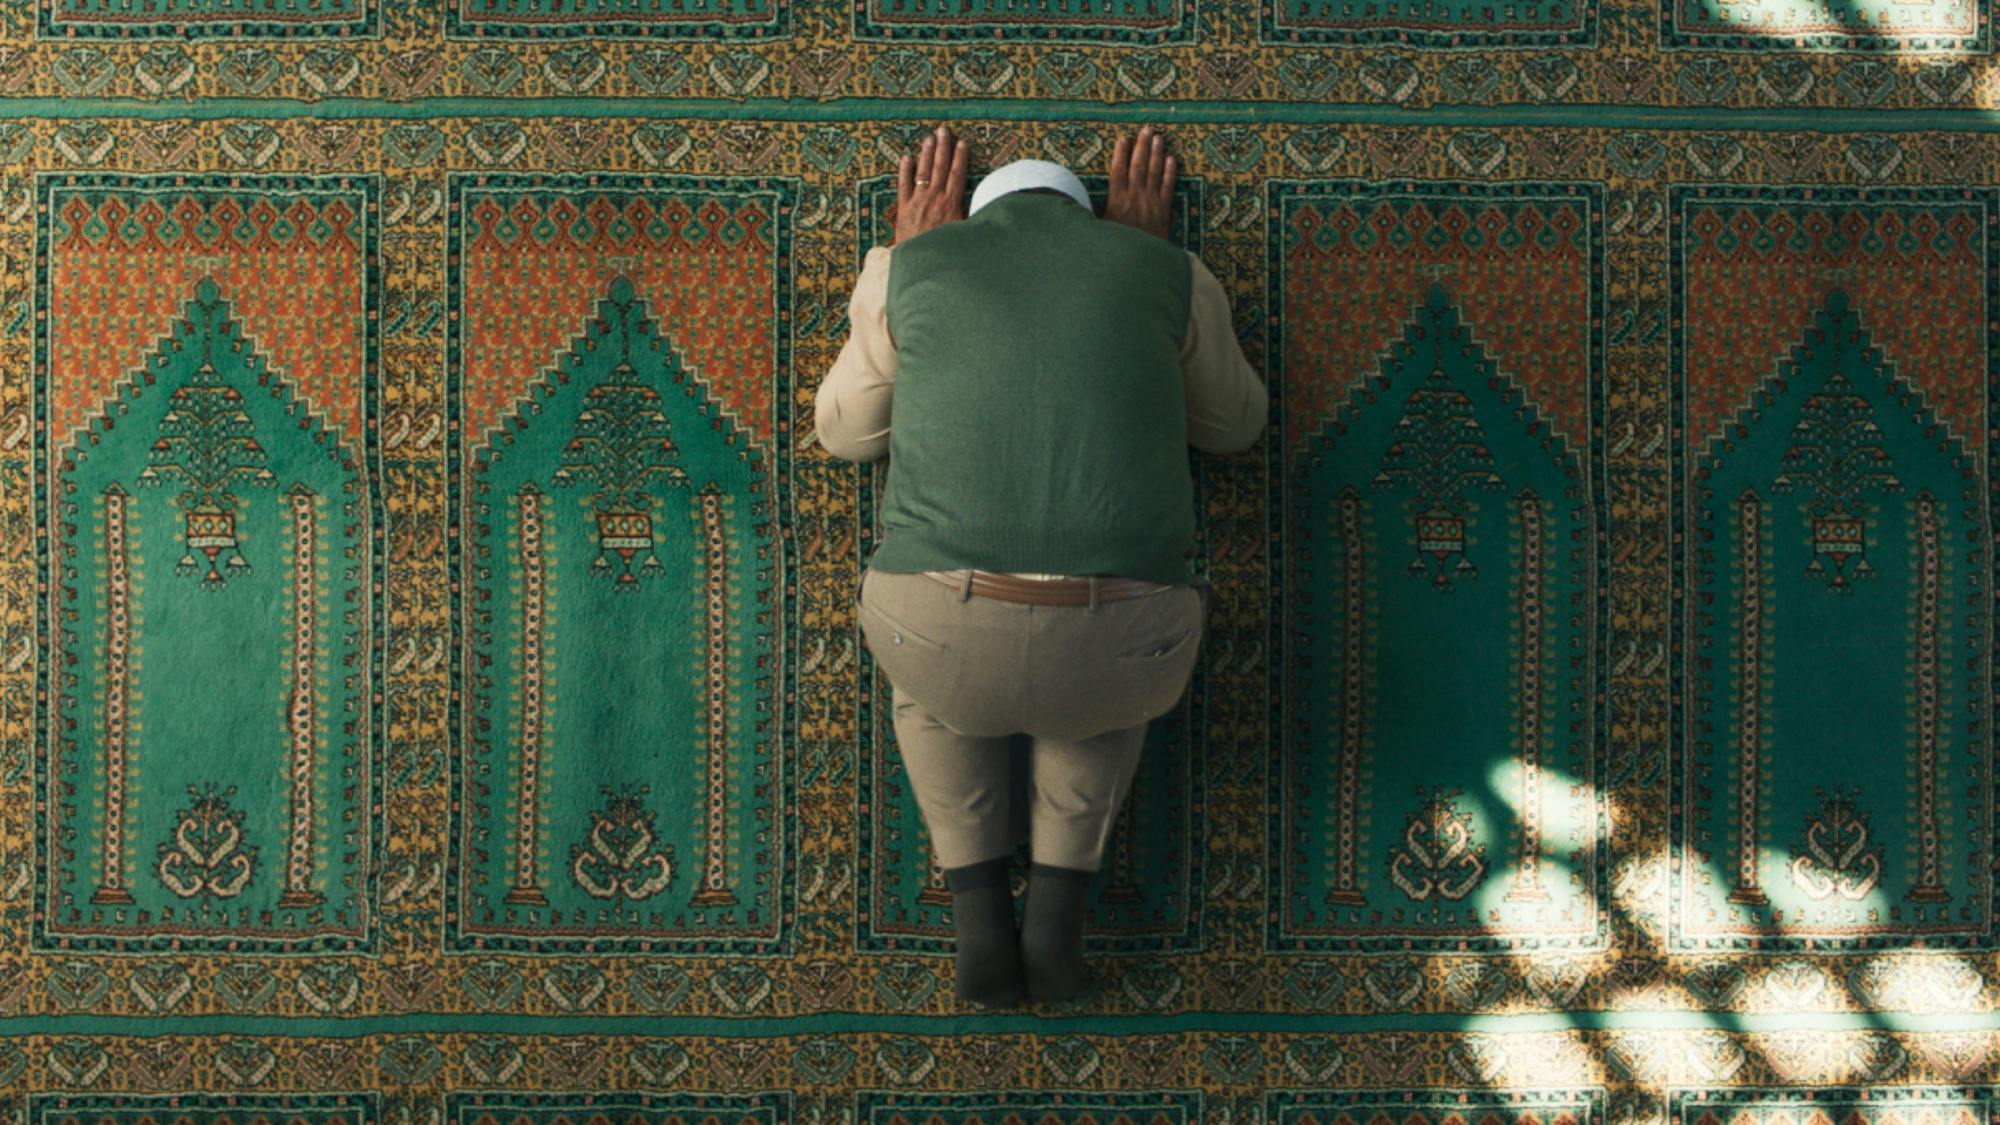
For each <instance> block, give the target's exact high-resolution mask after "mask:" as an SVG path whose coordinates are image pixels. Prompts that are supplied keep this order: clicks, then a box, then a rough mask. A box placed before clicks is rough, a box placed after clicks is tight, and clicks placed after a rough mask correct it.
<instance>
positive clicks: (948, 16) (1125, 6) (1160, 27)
mask: <svg viewBox="0 0 2000 1125" xmlns="http://www.w3.org/2000/svg"><path fill="white" fill-rule="evenodd" d="M1197 5H1198V0H1097V2H1096V3H1094V4H1069V3H1065V4H1058V5H1054V6H1051V5H1050V4H1048V3H1047V2H1046V0H914V2H913V0H853V9H854V23H853V34H854V37H855V38H856V39H862V40H870V39H873V40H884V41H892V42H897V43H923V42H940V41H942V42H954V43H958V42H964V41H966V40H975V39H980V40H995V39H998V40H1007V39H1013V38H1016V37H1032V39H1033V41H1034V42H1037V43H1061V42H1071V43H1098V44H1126V45H1130V46H1143V45H1147V44H1153V45H1158V44H1168V43H1185V42H1187V41H1188V40H1191V39H1193V38H1194V35H1195V15H1196V11H1195V9H1196V7H1197ZM1002 64H1006V59H1005V56H1002V55H998V54H995V53H993V52H991V51H989V50H987V49H984V48H976V47H975V48H972V49H970V50H967V51H966V52H965V53H964V58H963V59H962V61H961V63H960V68H961V69H960V70H959V73H961V74H963V75H964V76H965V77H964V78H963V79H961V80H962V81H965V82H967V83H969V84H970V85H972V86H974V87H978V86H980V85H982V84H985V85H987V86H988V87H989V88H988V89H979V90H977V92H979V93H988V92H991V91H992V90H994V89H997V88H999V87H1000V86H1002V85H1004V84H1005V83H1006V81H1007V78H1008V77H1009V76H1010V74H1011V64H1006V65H1007V67H1008V69H1007V70H1004V71H1003V70H1000V69H999V67H1000V66H1001V65H1002Z"/></svg>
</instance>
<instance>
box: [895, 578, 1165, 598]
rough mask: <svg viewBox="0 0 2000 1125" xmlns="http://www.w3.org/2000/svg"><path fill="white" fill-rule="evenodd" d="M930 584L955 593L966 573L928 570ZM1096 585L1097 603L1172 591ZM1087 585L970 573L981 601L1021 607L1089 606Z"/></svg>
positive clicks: (1156, 585) (1127, 583) (1143, 585)
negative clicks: (939, 584)
mask: <svg viewBox="0 0 2000 1125" xmlns="http://www.w3.org/2000/svg"><path fill="white" fill-rule="evenodd" d="M924 573H925V574H927V575H929V576H930V577H931V579H932V580H933V581H936V582H941V583H943V584H944V585H946V586H949V587H951V588H952V589H954V590H956V589H959V588H960V587H962V586H964V585H965V571H963V570H958V571H952V570H927V571H924ZM1096 582H1097V600H1098V601H1099V602H1100V603H1103V602H1117V601H1124V600H1125V599H1126V598H1136V597H1140V596H1142V595H1145V594H1157V593H1159V592H1160V591H1161V590H1168V589H1172V587H1171V586H1169V585H1167V584H1166V583H1163V582H1148V581H1146V580H1145V579H1143V578H1119V577H1100V578H1098V579H1096ZM1090 583H1091V579H1090V578H1087V577H1081V576H1079V577H1071V578H1017V577H1015V576H1014V575H1011V574H1003V573H1000V572H998V571H992V570H975V571H973V572H972V592H973V593H975V594H977V595H979V596H980V597H982V598H992V599H994V600H995V601H1002V602H1016V603H1019V604H1022V605H1089V604H1090Z"/></svg>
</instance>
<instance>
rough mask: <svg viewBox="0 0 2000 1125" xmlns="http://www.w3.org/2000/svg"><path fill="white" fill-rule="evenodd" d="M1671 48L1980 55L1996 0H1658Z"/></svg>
mask: <svg viewBox="0 0 2000 1125" xmlns="http://www.w3.org/2000/svg"><path fill="white" fill-rule="evenodd" d="M1658 3H1659V30H1660V45H1661V46H1662V47H1663V48H1665V49H1666V50H1670V51H1671V50H1677V49H1697V50H1702V51H1711V52H1712V51H1740V52H1754V53H1758V54H1773V53H1777V52H1782V51H1813V52H1827V51H1846V52H1854V53H1857V54H1875V55H1910V54H1917V55H1929V56H1933V57H1936V56H1939V55H1950V54H1960V55H1976V54H1984V53H1985V52H1986V51H1987V50H1989V44H1990V43H1991V42H1992V39H1991V35H1992V28H1991V22H1992V7H1991V4H1990V0H1843V2H1842V3H1835V4H1817V3H1801V2H1799V0H1658Z"/></svg>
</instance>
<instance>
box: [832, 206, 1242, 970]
mask: <svg viewBox="0 0 2000 1125" xmlns="http://www.w3.org/2000/svg"><path fill="white" fill-rule="evenodd" d="M1082 179H1083V183H1084V187H1085V189H1086V190H1087V191H1089V192H1090V193H1091V197H1092V201H1093V205H1094V206H1096V207H1098V208H1100V209H1101V207H1102V205H1103V201H1104V193H1105V191H1106V190H1107V188H1108V183H1107V181H1106V179H1105V177H1103V176H1084V177H1082ZM979 181H980V177H977V176H975V177H971V179H970V182H969V183H968V184H967V189H968V190H976V189H977V187H978V185H979ZM1203 190H1204V183H1203V181H1202V180H1201V178H1200V177H1191V176H1183V177H1181V178H1180V180H1179V186H1178V188H1177V191H1176V198H1175V200H1174V211H1173V220H1172V221H1173V232H1174V233H1173V238H1174V241H1175V242H1176V243H1177V244H1178V245H1181V246H1185V247H1188V248H1190V249H1193V250H1196V251H1197V252H1199V250H1200V247H1201V208H1202V198H1203ZM895 199H896V187H895V180H894V178H893V177H879V178H876V179H870V180H864V181H863V182H862V184H861V187H860V191H859V201H858V214H859V216H860V221H859V222H858V224H857V226H858V227H859V235H860V237H859V242H858V245H857V247H856V256H855V268H856V270H857V271H858V270H859V268H860V265H861V262H862V260H863V259H865V258H866V257H867V253H868V250H869V248H870V247H873V246H878V245H887V244H888V243H889V242H890V236H891V232H892V230H893V218H894V216H893V209H894V203H895ZM1204 456H1205V455H1203V454H1200V453H1197V452H1195V451H1193V450H1190V451H1189V467H1190V471H1191V472H1192V473H1193V474H1194V481H1195V491H1196V497H1197V499H1196V507H1195V513H1196V514H1195V518H1196V527H1197V530H1198V532H1200V531H1202V530H1203V529H1205V527H1206V522H1207V521H1206V518H1205V514H1204V509H1203V507H1202V504H1201V501H1200V494H1201V485H1202V458H1203V457H1204ZM886 468H887V462H886V460H878V461H875V462H873V463H871V464H867V465H862V466H860V467H859V471H858V473H857V477H858V482H857V483H858V485H859V497H860V500H859V507H858V510H857V514H856V519H857V520H858V521H859V528H858V532H859V533H858V534H857V535H856V536H855V545H856V553H857V557H856V565H857V567H858V566H859V565H860V564H861V563H862V562H863V561H865V560H866V559H867V557H868V555H869V554H870V552H871V551H872V550H873V547H874V542H875V536H876V534H877V533H878V532H879V531H880V528H879V527H878V526H877V524H876V512H877V510H878V506H877V501H876V496H877V493H878V492H879V491H880V489H881V487H882V484H883V482H884V481H886V479H887V473H886ZM1201 542H1202V547H1203V549H1204V550H1205V547H1206V539H1205V537H1204V538H1203V539H1202V541H1201ZM1196 565H1197V567H1205V566H1206V561H1205V558H1204V559H1202V560H1198V561H1197V564H1196ZM855 645H856V648H857V651H858V653H859V656H860V660H859V661H858V665H859V670H858V675H859V680H860V682H859V683H858V684H857V699H856V714H857V716H858V720H857V721H858V725H859V728H860V738H861V743H862V750H861V753H860V755H859V762H860V770H859V780H858V784H859V786H860V789H861V793H862V799H861V807H862V809H863V811H862V814H861V823H860V833H859V835H860V839H859V841H858V843H857V847H858V849H859V856H858V863H857V867H858V872H859V874H858V879H857V883H858V889H857V891H856V895H857V898H858V901H859V903H860V910H861V918H862V921H861V926H860V929H859V931H858V936H857V938H856V943H857V948H859V949H862V950H869V951H886V950H892V949H894V950H907V949H911V948H921V947H922V943H923V942H926V941H931V942H935V943H936V944H935V948H937V949H941V950H943V949H949V948H950V941H951V935H952V921H951V915H950V912H949V910H948V909H941V908H948V907H949V906H950V903H951V891H950V888H949V885H948V884H947V882H946V880H945V876H944V869H943V867H942V866H941V865H940V864H939V863H938V861H937V858H936V856H935V855H934V854H933V853H932V850H931V846H930V836H929V831H928V829H927V828H926V827H925V826H924V820H923V812H922V810H921V809H920V808H919V807H918V805H917V801H916V795H915V793H914V792H913V791H912V790H911V789H910V786H909V782H908V780H907V777H906V775H905V774H904V772H903V768H902V758H901V755H900V754H899V753H898V752H897V751H896V732H895V729H894V724H893V722H892V711H891V709H890V687H889V681H888V679H887V677H885V676H882V675H881V674H880V673H879V672H878V671H877V670H876V667H875V662H874V660H873V659H872V658H870V656H869V653H868V651H867V647H866V646H865V645H864V644H862V643H861V636H860V632H859V628H858V627H857V628H856V632H855ZM1205 690H1206V684H1205V681H1204V676H1203V673H1202V668H1201V665H1200V664H1199V663H1197V665H1196V667H1195V671H1194V675H1193V678H1192V681H1191V683H1190V684H1189V687H1188V691H1187V694H1186V695H1184V696H1183V697H1182V699H1181V702H1180V704H1179V705H1178V706H1177V707H1175V708H1174V709H1173V710H1171V711H1169V712H1167V713H1166V714H1165V715H1163V716H1161V717H1160V718H1158V719H1155V720H1154V721H1153V724H1152V726H1151V727H1150V728H1149V730H1148V731H1147V741H1146V747H1145V750H1144V751H1143V752H1142V753H1141V755H1140V759H1139V769H1138V773H1136V774H1135V775H1134V776H1133V779H1132V788H1131V792H1130V793H1128V794H1127V796H1126V801H1125V805H1124V807H1123V808H1122V809H1121V810H1120V811H1119V815H1118V818H1117V820H1116V822H1115V824H1114V826H1113V828H1112V833H1111V837H1110V839H1108V840H1106V841H1105V846H1104V862H1103V865H1102V866H1101V867H1100V868H1099V870H1098V873H1097V876H1096V879H1095V881H1094V882H1093V883H1092V890H1091V902H1092V907H1091V917H1090V922H1089V926H1088V928H1087V930H1086V933H1085V943H1086V947H1087V948H1089V949H1091V950H1093V951H1106V952H1109V951H1123V950H1131V951H1137V950H1156V951H1157V950H1177V949H1189V948H1194V947H1196V946H1197V945H1198V944H1199V942H1200V935H1201V905H1202V894H1201V888H1202V885H1203V884H1202V871H1201V858H1202V851H1203V845H1202V841H1203V840H1205V839H1207V836H1208V829H1207V826H1206V822H1205V820H1204V818H1203V812H1202V806H1203V779H1204V777H1205V776H1206V774H1205V771H1206V769H1207V766H1206V763H1205V754H1204V752H1203V741H1204V735H1203V731H1204V724H1205V722H1206V713H1205V710H1204V706H1203V700H1204V692H1205ZM1017 742H1018V743H1020V744H1024V743H1025V740H1024V739H1022V740H1017ZM1019 761H1020V756H1019V755H1018V754H1017V762H1019ZM1025 786H1026V780H1025V775H1022V776H1019V777H1017V779H1016V785H1015V788H1014V791H1013V792H1014V797H1015V799H1016V800H1022V801H1024V800H1025V799H1026V796H1027V790H1026V788H1025ZM1015 811H1016V813H1017V818H1016V827H1017V828H1020V829H1021V831H1022V835H1021V839H1022V840H1024V841H1025V839H1026V834H1025V828H1026V824H1027V820H1026V818H1025V813H1024V812H1023V810H1022V809H1018V808H1017V809H1016V810H1015ZM1027 850H1028V849H1027V848H1026V846H1025V844H1023V845H1022V847H1021V848H1020V849H1019V853H1020V854H1022V855H1025V854H1026V852H1027Z"/></svg>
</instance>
